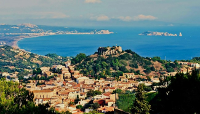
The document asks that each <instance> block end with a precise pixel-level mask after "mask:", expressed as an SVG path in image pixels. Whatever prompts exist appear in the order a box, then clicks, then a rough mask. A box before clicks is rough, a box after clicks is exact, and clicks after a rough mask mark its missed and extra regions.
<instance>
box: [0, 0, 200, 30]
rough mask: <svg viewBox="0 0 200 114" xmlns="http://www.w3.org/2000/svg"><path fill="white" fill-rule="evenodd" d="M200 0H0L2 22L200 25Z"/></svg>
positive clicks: (87, 24)
mask: <svg viewBox="0 0 200 114" xmlns="http://www.w3.org/2000/svg"><path fill="white" fill-rule="evenodd" d="M199 12H200V0H0V23H5V24H20V23H32V24H37V25H56V26H178V25H196V26H199V25H200V21H199V20H200V15H199Z"/></svg>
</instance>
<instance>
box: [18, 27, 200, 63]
mask: <svg viewBox="0 0 200 114" xmlns="http://www.w3.org/2000/svg"><path fill="white" fill-rule="evenodd" d="M98 29H99V28H98ZM103 29H104V28H103ZM106 29H108V30H110V31H113V32H115V33H114V34H93V35H81V34H79V35H78V34H77V35H53V36H41V37H35V38H25V39H22V40H20V41H19V42H18V46H19V47H20V48H21V49H25V50H27V51H30V52H33V53H36V54H39V55H46V54H48V53H56V54H57V55H60V56H76V55H77V54H78V53H85V54H86V55H90V54H93V53H94V52H96V51H97V49H98V47H106V46H116V45H118V46H121V47H122V49H123V50H126V49H131V50H132V51H135V52H136V53H138V54H139V55H141V56H143V57H154V56H159V57H161V58H162V59H165V57H166V59H167V60H171V61H174V60H189V59H191V58H192V57H199V56H200V44H199V43H200V35H199V33H200V32H199V31H200V27H199V26H192V27H191V26H179V27H176V26H167V27H166V26H165V27H164V26H159V27H158V26H157V27H106ZM145 31H158V32H169V33H173V34H179V33H180V32H181V33H182V34H183V36H182V37H179V36H177V37H173V36H140V35H138V34H140V33H142V32H145Z"/></svg>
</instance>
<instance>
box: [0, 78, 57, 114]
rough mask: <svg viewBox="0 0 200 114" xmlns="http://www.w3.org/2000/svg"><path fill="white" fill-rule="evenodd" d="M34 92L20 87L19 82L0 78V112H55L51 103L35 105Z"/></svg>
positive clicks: (49, 113) (14, 113)
mask: <svg viewBox="0 0 200 114" xmlns="http://www.w3.org/2000/svg"><path fill="white" fill-rule="evenodd" d="M33 97H34V96H33V93H31V92H29V91H27V90H25V89H24V88H21V87H19V84H18V83H14V82H12V81H6V80H5V79H1V80H0V113H1V114H47V113H48V114H54V113H55V110H54V109H53V108H51V109H50V110H48V108H49V105H48V104H46V105H38V106H35V104H34V102H33Z"/></svg>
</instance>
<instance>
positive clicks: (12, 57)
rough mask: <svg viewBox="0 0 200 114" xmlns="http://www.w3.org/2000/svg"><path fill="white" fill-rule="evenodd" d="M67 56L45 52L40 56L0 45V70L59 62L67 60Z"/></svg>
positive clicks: (5, 70) (7, 70) (23, 68)
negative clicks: (45, 53) (45, 54)
mask: <svg viewBox="0 0 200 114" xmlns="http://www.w3.org/2000/svg"><path fill="white" fill-rule="evenodd" d="M67 59H68V58H67V57H60V56H58V55H56V54H47V56H40V55H37V54H33V53H30V52H26V51H23V50H20V49H14V48H12V47H10V46H1V47H0V68H1V69H0V72H9V73H12V72H15V71H16V72H21V71H24V70H27V71H31V70H32V69H35V68H38V67H43V66H47V67H50V66H52V65H54V64H60V63H62V61H67Z"/></svg>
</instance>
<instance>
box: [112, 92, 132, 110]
mask: <svg viewBox="0 0 200 114" xmlns="http://www.w3.org/2000/svg"><path fill="white" fill-rule="evenodd" d="M118 97H119V99H117V104H116V105H117V107H118V108H119V109H122V110H123V111H125V112H131V108H132V106H133V102H134V100H135V94H134V93H121V94H118Z"/></svg>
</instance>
